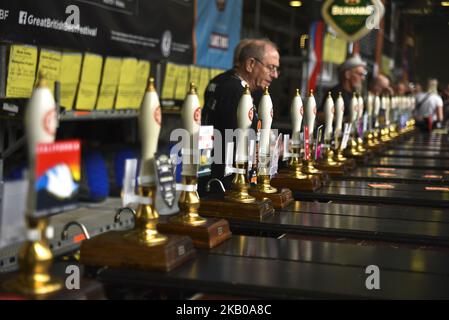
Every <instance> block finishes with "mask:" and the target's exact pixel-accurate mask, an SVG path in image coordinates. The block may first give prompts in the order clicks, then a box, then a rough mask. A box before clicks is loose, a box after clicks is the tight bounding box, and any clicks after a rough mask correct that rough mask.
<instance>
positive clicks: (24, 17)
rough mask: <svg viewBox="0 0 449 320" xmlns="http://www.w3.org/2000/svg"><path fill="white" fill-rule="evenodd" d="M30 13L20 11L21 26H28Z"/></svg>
mask: <svg viewBox="0 0 449 320" xmlns="http://www.w3.org/2000/svg"><path fill="white" fill-rule="evenodd" d="M27 15H28V12H26V11H20V12H19V24H26V21H27Z"/></svg>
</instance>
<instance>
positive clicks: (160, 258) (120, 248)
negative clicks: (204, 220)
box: [81, 230, 195, 271]
mask: <svg viewBox="0 0 449 320" xmlns="http://www.w3.org/2000/svg"><path fill="white" fill-rule="evenodd" d="M140 234H141V231H140V230H139V231H138V230H127V231H110V232H107V233H104V234H101V235H99V236H96V237H94V238H92V239H89V240H84V241H83V242H82V243H81V263H83V264H86V265H92V266H110V267H117V268H120V267H126V268H137V269H148V270H159V271H170V270H173V269H175V268H176V267H178V266H180V265H182V264H183V263H185V262H187V261H188V260H190V259H192V258H194V257H195V249H194V248H193V243H192V240H191V239H190V238H189V237H186V236H177V235H169V236H167V240H166V241H165V242H163V243H161V244H157V245H148V244H147V243H145V241H143V240H142V239H140V237H139V235H140Z"/></svg>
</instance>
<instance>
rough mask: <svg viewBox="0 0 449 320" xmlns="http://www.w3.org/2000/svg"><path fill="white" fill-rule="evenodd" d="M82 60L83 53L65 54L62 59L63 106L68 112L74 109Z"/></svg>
mask: <svg viewBox="0 0 449 320" xmlns="http://www.w3.org/2000/svg"><path fill="white" fill-rule="evenodd" d="M82 59H83V56H82V55H81V53H63V54H62V57H61V77H60V79H61V80H60V81H61V106H63V107H65V108H66V110H71V109H72V107H73V101H74V100H75V95H76V88H77V87H78V82H79V77H80V71H81V61H82Z"/></svg>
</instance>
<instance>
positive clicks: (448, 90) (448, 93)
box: [442, 83, 449, 128]
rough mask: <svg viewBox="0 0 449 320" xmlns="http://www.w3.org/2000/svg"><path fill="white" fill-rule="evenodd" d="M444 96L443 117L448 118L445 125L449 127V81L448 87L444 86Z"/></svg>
mask: <svg viewBox="0 0 449 320" xmlns="http://www.w3.org/2000/svg"><path fill="white" fill-rule="evenodd" d="M442 98H443V117H444V119H446V125H445V127H446V128H447V127H449V83H448V84H446V87H444V90H443V92H442Z"/></svg>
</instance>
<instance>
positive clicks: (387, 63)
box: [381, 55, 394, 76]
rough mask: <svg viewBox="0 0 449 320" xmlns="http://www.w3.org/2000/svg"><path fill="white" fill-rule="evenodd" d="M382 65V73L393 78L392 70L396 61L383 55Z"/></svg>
mask: <svg viewBox="0 0 449 320" xmlns="http://www.w3.org/2000/svg"><path fill="white" fill-rule="evenodd" d="M381 63H382V65H381V71H382V73H384V74H386V75H387V76H391V70H392V69H393V67H394V61H393V60H392V59H391V58H389V57H387V56H384V55H382V62H381Z"/></svg>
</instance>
